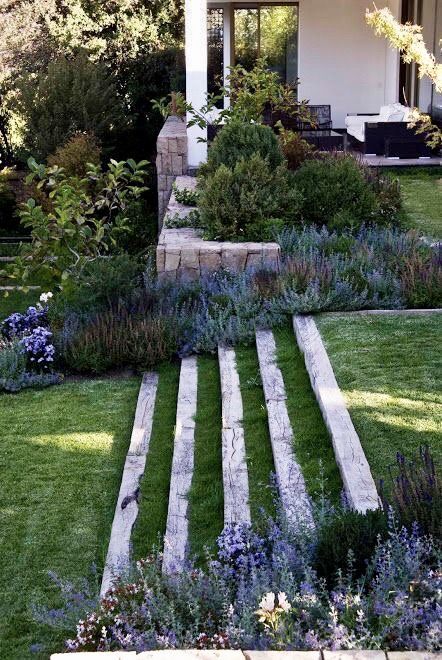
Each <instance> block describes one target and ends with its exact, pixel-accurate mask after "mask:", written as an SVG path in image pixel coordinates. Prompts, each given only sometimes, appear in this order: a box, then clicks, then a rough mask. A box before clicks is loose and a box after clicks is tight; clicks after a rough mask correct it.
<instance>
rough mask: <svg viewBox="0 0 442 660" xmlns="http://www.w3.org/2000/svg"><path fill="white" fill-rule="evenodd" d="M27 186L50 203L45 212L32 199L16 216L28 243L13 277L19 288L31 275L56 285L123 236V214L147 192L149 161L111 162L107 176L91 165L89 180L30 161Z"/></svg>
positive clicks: (76, 275)
mask: <svg viewBox="0 0 442 660" xmlns="http://www.w3.org/2000/svg"><path fill="white" fill-rule="evenodd" d="M28 164H29V167H30V169H31V174H30V175H29V177H28V179H27V181H29V182H36V185H37V189H38V190H39V191H40V192H41V193H42V194H43V196H44V198H46V200H48V201H49V206H48V208H45V205H43V204H37V203H36V201H35V199H30V200H28V202H27V203H26V204H24V205H23V208H22V210H21V212H20V218H21V221H22V224H23V226H24V227H26V228H27V229H28V230H29V233H30V234H31V238H32V241H31V243H29V244H28V245H26V246H24V247H23V248H22V253H21V257H20V258H17V260H16V262H15V264H14V272H13V276H14V277H15V278H16V279H21V280H22V281H23V283H27V282H29V280H30V278H31V277H32V276H34V275H36V274H37V275H39V276H45V277H47V278H49V281H52V282H53V283H54V284H59V283H60V282H61V281H63V283H64V284H65V283H66V282H67V280H68V279H74V280H75V279H76V278H77V277H78V274H79V273H81V272H82V270H83V269H84V268H85V266H86V265H87V264H88V263H89V262H91V261H95V260H96V259H97V258H98V257H101V256H103V255H105V254H108V253H109V251H110V249H111V248H115V246H116V240H117V238H119V237H120V236H121V235H122V233H123V232H125V231H126V228H127V227H126V211H127V209H128V207H129V205H130V204H131V203H132V202H134V201H136V200H137V199H139V198H140V197H141V195H142V194H143V193H144V192H145V191H146V190H147V188H146V187H145V186H143V183H144V181H145V179H146V175H147V172H146V170H145V167H146V165H148V163H147V161H141V162H139V163H135V161H133V160H132V159H129V160H128V161H126V162H124V161H121V162H119V163H117V162H116V161H115V160H111V161H110V163H109V164H108V166H107V169H106V170H105V171H102V169H101V167H100V166H98V165H92V164H91V165H90V168H89V171H88V173H87V177H85V178H84V179H79V178H78V177H68V176H66V173H65V172H64V171H63V170H61V169H60V168H57V167H52V168H46V167H45V166H44V165H39V164H37V163H36V162H35V160H34V159H32V158H30V159H29V161H28Z"/></svg>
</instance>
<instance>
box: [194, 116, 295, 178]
mask: <svg viewBox="0 0 442 660" xmlns="http://www.w3.org/2000/svg"><path fill="white" fill-rule="evenodd" d="M253 154H259V155H260V156H261V157H262V158H265V159H266V160H267V162H268V164H269V166H270V168H271V169H273V168H275V167H278V166H279V165H281V164H282V162H283V161H284V156H283V154H282V151H281V147H280V146H279V143H278V138H277V137H276V135H275V134H274V132H273V131H272V129H271V128H269V126H263V125H261V124H246V123H243V122H239V121H231V122H229V123H228V124H226V125H225V126H224V127H223V128H222V129H221V131H220V132H219V133H218V135H217V136H216V137H215V139H214V141H213V143H212V144H211V146H210V148H209V153H208V160H207V164H206V165H204V166H203V167H202V168H201V172H202V174H203V175H204V174H213V173H214V172H215V171H216V170H217V169H218V168H219V167H220V166H221V165H225V166H226V167H228V168H229V169H233V168H234V167H235V165H236V164H237V163H238V162H239V161H241V160H249V159H250V158H251V157H252V156H253Z"/></svg>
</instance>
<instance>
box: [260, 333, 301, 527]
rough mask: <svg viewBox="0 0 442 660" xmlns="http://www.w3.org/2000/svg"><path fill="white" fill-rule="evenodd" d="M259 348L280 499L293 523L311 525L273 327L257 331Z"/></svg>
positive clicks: (288, 518) (289, 519)
mask: <svg viewBox="0 0 442 660" xmlns="http://www.w3.org/2000/svg"><path fill="white" fill-rule="evenodd" d="M256 348H257V351H258V360H259V369H260V372H261V380H262V384H263V388H264V396H265V402H266V408H267V417H268V423H269V432H270V441H271V444H272V451H273V461H274V463H275V471H276V478H277V484H278V490H279V496H280V498H281V503H282V506H283V508H284V511H285V514H286V516H287V520H288V521H289V522H290V523H292V524H298V525H299V524H302V525H305V526H307V527H310V528H311V527H313V525H314V521H313V514H312V509H311V503H310V499H309V497H308V495H307V490H306V487H305V481H304V477H303V474H302V470H301V468H300V466H299V464H298V463H297V461H296V459H295V455H294V452H293V446H294V438H293V431H292V427H291V424H290V419H289V415H288V411H287V405H286V400H287V395H286V391H285V386H284V380H283V377H282V373H281V370H280V369H279V367H278V365H277V357H276V344H275V338H274V336H273V333H272V332H271V331H270V330H259V331H258V332H257V333H256Z"/></svg>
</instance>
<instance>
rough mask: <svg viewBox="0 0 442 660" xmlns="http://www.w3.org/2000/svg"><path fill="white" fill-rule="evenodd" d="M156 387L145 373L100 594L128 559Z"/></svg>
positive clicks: (155, 380) (154, 379)
mask: <svg viewBox="0 0 442 660" xmlns="http://www.w3.org/2000/svg"><path fill="white" fill-rule="evenodd" d="M157 388H158V375H157V374H154V373H145V374H144V375H143V380H142V382H141V387H140V391H139V394H138V401H137V407H136V411H135V420H134V425H133V429H132V436H131V441H130V445H129V450H128V452H127V456H126V461H125V464H124V469H123V477H122V479H121V486H120V492H119V495H118V500H117V506H116V508H115V515H114V520H113V523H112V529H111V535H110V540H109V547H108V551H107V556H106V563H105V567H104V572H103V579H102V582H101V591H100V593H101V595H102V596H103V595H104V594H105V593H106V591H107V590H108V589H109V588H110V587H111V585H112V579H113V577H114V576H115V575H116V574H117V573H118V572H119V571H120V570H123V569H124V567H125V566H127V564H128V562H129V553H130V537H131V533H132V527H133V525H134V523H135V520H136V518H137V516H138V493H139V484H140V479H141V477H142V476H143V474H144V470H145V467H146V456H147V453H148V451H149V442H150V436H151V433H152V422H153V413H154V408H155V400H156V394H157Z"/></svg>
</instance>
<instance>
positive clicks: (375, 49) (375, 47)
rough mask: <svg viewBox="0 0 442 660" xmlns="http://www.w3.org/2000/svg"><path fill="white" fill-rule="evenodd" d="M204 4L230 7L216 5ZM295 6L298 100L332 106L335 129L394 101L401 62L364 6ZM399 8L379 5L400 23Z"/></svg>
mask: <svg viewBox="0 0 442 660" xmlns="http://www.w3.org/2000/svg"><path fill="white" fill-rule="evenodd" d="M196 1H197V2H198V1H199V0H196ZM266 1H267V2H269V1H270V2H272V0H266ZM276 1H277V0H276ZM430 1H432V0H430ZM208 4H209V6H210V5H216V6H224V7H226V6H228V5H229V3H228V2H220V1H219V0H218V2H217V1H216V0H209V1H208ZM234 4H235V5H236V6H238V5H239V4H241V2H237V1H235V3H234ZM298 4H299V51H298V58H299V66H298V73H299V78H300V83H301V84H300V97H301V98H306V99H309V101H310V103H312V104H313V105H320V104H330V105H331V106H332V118H333V123H334V126H335V127H336V128H343V127H344V126H345V117H346V115H347V113H349V112H360V113H361V112H364V113H365V112H373V113H376V112H378V111H379V108H380V106H381V105H384V104H386V103H394V102H396V101H397V100H398V96H399V57H398V54H397V52H396V51H394V50H392V49H390V48H389V47H388V45H387V43H386V40H385V39H380V38H379V37H376V36H375V35H374V33H373V30H372V29H371V28H370V27H368V26H367V24H366V22H365V10H366V8H367V7H368V6H369V5H370V4H371V3H370V2H369V1H368V0H299V1H298ZM400 5H401V0H384V1H383V2H382V6H389V7H390V9H391V10H392V11H393V13H394V15H395V16H396V17H398V18H399V16H400ZM226 13H227V12H226Z"/></svg>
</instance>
